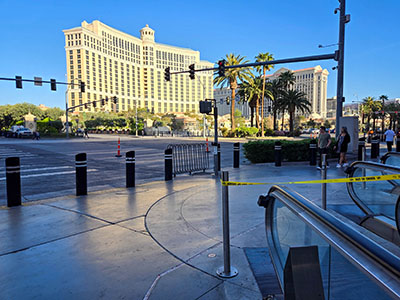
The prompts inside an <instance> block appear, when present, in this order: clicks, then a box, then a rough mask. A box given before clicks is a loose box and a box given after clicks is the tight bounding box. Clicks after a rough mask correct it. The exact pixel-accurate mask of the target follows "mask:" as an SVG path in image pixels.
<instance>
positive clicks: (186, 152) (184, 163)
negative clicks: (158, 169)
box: [167, 143, 210, 176]
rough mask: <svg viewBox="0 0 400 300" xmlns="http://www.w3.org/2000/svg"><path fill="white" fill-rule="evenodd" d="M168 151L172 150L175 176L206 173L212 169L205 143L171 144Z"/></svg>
mask: <svg viewBox="0 0 400 300" xmlns="http://www.w3.org/2000/svg"><path fill="white" fill-rule="evenodd" d="M167 149H172V162H173V170H172V173H173V174H174V176H176V174H182V173H189V174H191V173H192V172H195V171H203V172H205V171H206V169H208V168H209V167H210V162H209V159H208V152H207V149H206V144H205V143H193V144H170V145H168V146H167Z"/></svg>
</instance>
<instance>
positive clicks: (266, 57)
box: [255, 52, 274, 136]
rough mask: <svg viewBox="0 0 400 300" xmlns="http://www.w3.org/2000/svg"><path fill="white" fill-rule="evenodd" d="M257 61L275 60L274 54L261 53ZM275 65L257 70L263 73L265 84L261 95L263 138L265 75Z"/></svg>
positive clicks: (262, 130)
mask: <svg viewBox="0 0 400 300" xmlns="http://www.w3.org/2000/svg"><path fill="white" fill-rule="evenodd" d="M255 58H256V61H257V62H265V61H269V60H273V59H274V57H273V55H272V54H270V53H268V52H265V53H259V54H258V55H257V56H256V57H255ZM273 67H274V66H273V65H263V66H262V67H261V66H257V67H256V70H257V71H258V72H259V73H260V75H261V71H262V74H263V76H262V78H263V81H262V82H263V83H262V94H261V136H264V98H265V96H264V95H265V80H266V77H265V73H266V71H269V70H271V69H272V68H273Z"/></svg>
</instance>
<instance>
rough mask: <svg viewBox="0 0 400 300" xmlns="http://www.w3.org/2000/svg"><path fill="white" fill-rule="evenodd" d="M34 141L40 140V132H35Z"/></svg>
mask: <svg viewBox="0 0 400 300" xmlns="http://www.w3.org/2000/svg"><path fill="white" fill-rule="evenodd" d="M36 140H40V132H39V131H36Z"/></svg>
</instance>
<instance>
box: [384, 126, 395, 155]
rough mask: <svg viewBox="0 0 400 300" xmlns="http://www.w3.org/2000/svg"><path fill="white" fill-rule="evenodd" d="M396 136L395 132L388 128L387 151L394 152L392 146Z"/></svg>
mask: <svg viewBox="0 0 400 300" xmlns="http://www.w3.org/2000/svg"><path fill="white" fill-rule="evenodd" d="M395 135H396V134H395V133H394V131H393V130H392V129H390V128H388V129H387V130H386V131H385V141H386V145H387V151H388V152H390V151H392V146H393V138H394V136H395Z"/></svg>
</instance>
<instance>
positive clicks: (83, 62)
mask: <svg viewBox="0 0 400 300" xmlns="http://www.w3.org/2000/svg"><path fill="white" fill-rule="evenodd" d="M63 32H64V34H65V51H66V59H67V76H68V81H69V82H74V83H75V84H76V85H74V86H71V87H70V88H69V90H68V92H67V93H68V104H69V106H70V107H71V106H75V105H78V104H85V103H87V102H91V101H94V100H101V99H105V98H106V97H107V98H108V99H109V101H108V102H106V104H105V105H104V106H102V105H101V102H97V105H96V107H94V106H93V105H87V107H85V106H81V107H79V108H77V109H76V111H90V112H93V111H98V110H104V111H114V112H120V111H127V110H129V109H131V110H134V109H135V107H136V105H137V108H147V109H148V110H149V111H151V112H154V113H170V112H188V111H195V112H198V111H199V101H200V100H202V99H205V98H212V95H213V73H212V71H203V72H196V78H195V79H194V80H191V79H190V78H189V74H188V73H184V74H172V75H171V81H169V82H167V81H165V79H164V70H165V68H166V67H170V68H171V72H176V71H188V70H189V65H191V64H195V68H196V70H197V69H203V68H210V67H213V66H214V64H213V63H211V62H207V61H201V60H200V52H199V51H194V50H191V49H186V48H180V47H174V46H169V45H164V44H160V43H156V42H155V41H154V30H153V29H151V28H149V26H148V25H146V27H144V28H142V29H141V30H140V39H139V38H137V37H134V36H131V35H129V34H126V33H124V32H122V31H119V30H117V29H114V28H112V27H109V26H107V25H105V24H103V23H101V22H100V21H97V20H95V21H93V22H92V23H91V24H89V23H87V22H86V21H83V22H82V24H81V26H80V27H75V28H72V29H67V30H64V31H63ZM80 80H81V81H83V82H85V84H86V89H85V92H84V93H81V92H80V89H79V85H78V83H79V81H80ZM114 96H116V97H117V99H118V100H117V104H114V103H113V101H111V98H112V97H114Z"/></svg>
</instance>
